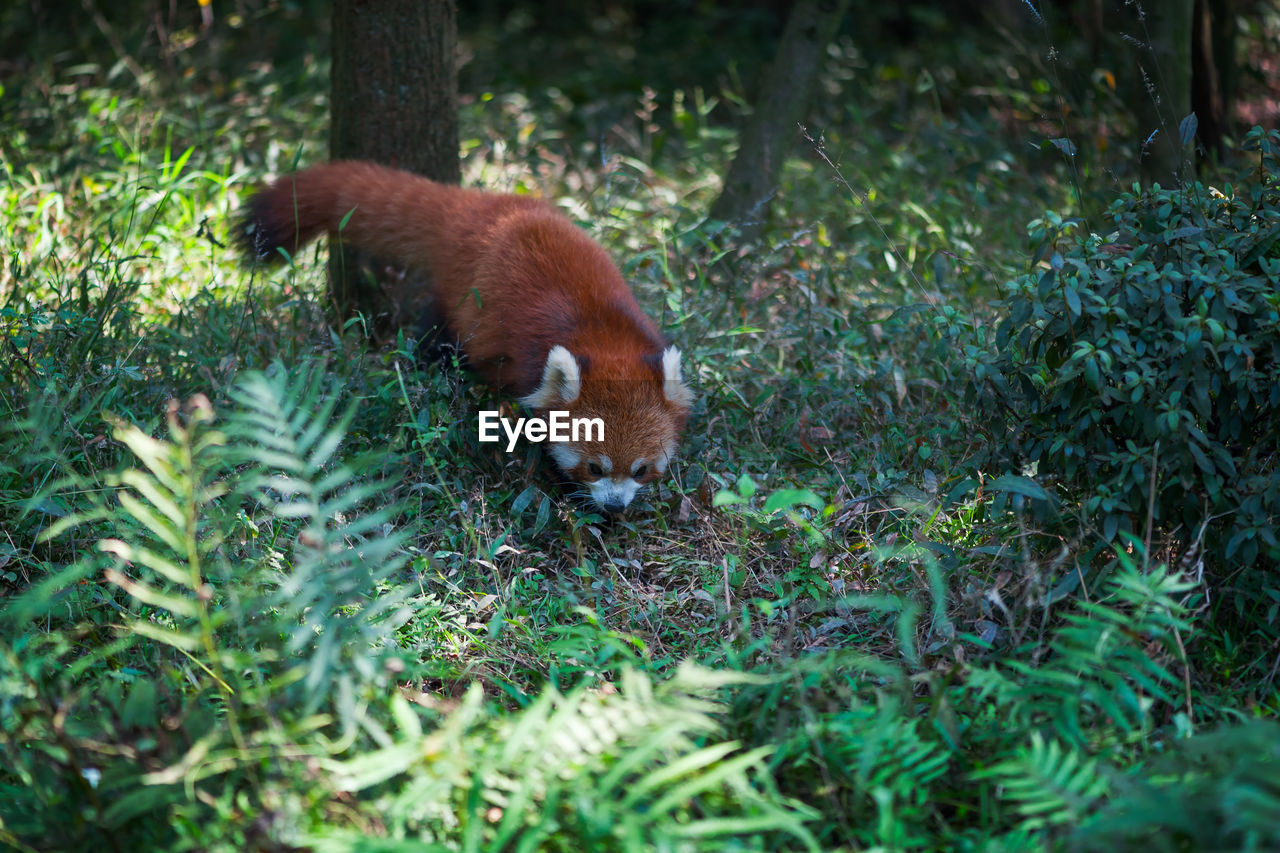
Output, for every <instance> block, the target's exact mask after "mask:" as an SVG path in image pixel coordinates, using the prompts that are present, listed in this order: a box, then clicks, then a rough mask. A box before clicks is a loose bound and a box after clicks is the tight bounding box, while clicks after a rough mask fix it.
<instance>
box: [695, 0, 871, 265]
mask: <svg viewBox="0 0 1280 853" xmlns="http://www.w3.org/2000/svg"><path fill="white" fill-rule="evenodd" d="M848 5H849V1H848V0H799V2H797V3H796V5H795V6H794V7H793V8H792V10H791V15H790V17H788V18H787V26H786V29H785V30H784V31H783V33H782V39H781V41H780V42H779V43H778V51H777V54H776V55H775V56H774V59H773V63H772V64H771V65H770V66H769V69H768V71H767V72H766V74H765V77H764V83H763V85H762V86H761V89H760V96H759V98H758V99H757V102H756V107H755V111H754V112H753V113H752V115H751V118H750V119H749V120H748V122H747V126H746V127H745V128H743V131H742V136H741V140H740V142H739V147H738V153H737V155H736V156H735V157H734V158H733V163H732V165H730V167H729V173H728V175H726V176H725V180H724V189H723V190H722V191H721V193H720V197H719V198H717V199H716V201H715V204H713V205H712V207H711V216H712V218H714V219H719V220H722V221H725V222H730V223H733V224H734V225H736V226H737V227H738V229H739V233H740V234H741V235H742V237H743V238H744V239H747V240H750V239H752V238H754V237H755V236H757V235H758V234H759V233H760V229H761V227H762V226H763V225H764V222H765V218H766V215H767V213H768V211H769V203H770V201H771V200H772V199H773V196H774V193H775V192H776V191H777V187H778V173H779V172H780V171H781V168H782V160H783V157H784V156H785V154H786V152H787V151H788V150H789V149H790V148H791V146H792V145H793V144H794V143H795V141H796V140H797V139H798V138H799V136H800V130H799V128H798V127H797V125H798V123H799V122H800V121H801V119H803V118H804V113H805V109H806V107H807V106H808V102H809V98H810V95H811V94H812V92H813V88H814V83H815V82H816V80H817V76H818V71H819V69H820V68H821V66H822V58H823V56H825V54H826V47H827V43H828V42H830V41H831V38H832V36H834V35H835V32H836V28H837V27H838V26H839V24H840V19H841V18H842V17H844V11H845V9H846V8H847V7H848Z"/></svg>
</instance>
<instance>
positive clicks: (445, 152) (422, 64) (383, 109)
mask: <svg viewBox="0 0 1280 853" xmlns="http://www.w3.org/2000/svg"><path fill="white" fill-rule="evenodd" d="M332 17H333V36H332V48H331V49H332V55H333V67H332V71H331V72H330V78H329V85H330V92H331V97H330V106H329V110H330V121H331V124H330V131H329V155H330V157H331V158H332V159H334V160H339V159H360V160H373V161H376V162H378V163H384V164H386V165H388V166H395V167H396V168H399V169H406V170H408V171H411V172H417V173H419V174H422V175H426V176H427V177H429V178H432V179H434V180H437V181H441V182H445V183H455V184H456V183H458V182H459V180H461V166H460V164H459V162H458V66H457V4H456V0H334V4H333V13H332ZM421 275H422V274H421V273H420V272H418V271H416V270H415V271H410V272H408V273H406V272H405V271H403V270H398V269H396V268H394V267H392V266H390V265H388V264H386V263H383V262H379V261H378V259H376V258H372V257H370V256H368V255H367V254H366V253H363V252H356V251H355V250H353V249H351V248H350V247H345V248H343V247H341V235H340V234H339V235H338V237H337V238H335V239H331V240H330V252H329V282H330V294H331V297H332V299H333V301H334V306H335V309H336V310H337V312H338V316H339V318H340V319H342V320H345V319H347V318H349V317H352V316H354V315H356V314H361V315H363V316H364V317H365V318H366V320H367V321H371V322H372V326H371V328H370V332H372V333H373V334H374V336H375V337H378V336H381V335H382V334H384V333H387V332H389V331H391V330H393V329H397V328H400V327H402V326H404V325H407V323H406V321H407V320H408V321H412V320H413V319H416V318H412V317H408V316H407V315H408V314H409V313H410V312H412V311H414V310H416V308H415V305H414V303H416V301H417V300H414V299H413V298H411V296H410V298H406V296H405V295H406V294H410V295H411V294H412V293H414V292H417V293H419V294H422V293H425V281H423V280H422V279H421Z"/></svg>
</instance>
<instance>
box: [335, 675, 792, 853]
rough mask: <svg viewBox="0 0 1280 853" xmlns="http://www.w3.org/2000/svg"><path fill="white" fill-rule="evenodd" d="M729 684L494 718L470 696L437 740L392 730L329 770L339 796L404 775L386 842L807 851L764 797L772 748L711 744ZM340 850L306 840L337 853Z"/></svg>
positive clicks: (721, 680) (553, 694)
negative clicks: (755, 838) (757, 839)
mask: <svg viewBox="0 0 1280 853" xmlns="http://www.w3.org/2000/svg"><path fill="white" fill-rule="evenodd" d="M747 678H748V679H749V680H755V679H753V678H752V677H750V676H747ZM733 680H734V679H733V678H732V677H726V676H725V675H724V674H716V673H710V672H709V671H706V670H702V669H700V668H697V667H693V666H691V665H685V666H682V667H681V668H680V671H679V672H678V673H677V675H676V676H675V677H674V678H673V679H671V680H670V681H668V682H666V683H663V684H657V685H655V684H654V683H653V682H651V681H650V680H649V678H648V677H646V676H645V675H643V674H642V673H639V672H636V671H631V670H624V672H623V674H622V678H621V681H622V685H621V689H620V690H618V691H617V692H601V691H598V690H593V689H589V688H579V689H577V690H575V691H572V692H570V693H568V694H561V693H560V692H558V691H556V690H555V689H554V688H552V689H548V690H547V691H545V692H544V693H543V694H542V695H540V696H539V697H538V698H537V699H536V700H534V702H533V703H531V704H530V705H529V706H528V707H526V708H524V709H522V710H521V711H520V712H518V713H517V714H515V715H513V716H510V717H507V718H496V719H493V718H490V717H489V716H488V712H483V706H482V704H481V702H482V694H481V693H480V692H479V690H478V689H476V688H473V690H472V692H471V693H469V694H468V696H467V699H466V700H465V701H464V703H463V706H462V708H460V709H459V711H457V712H455V713H454V714H453V715H451V717H450V719H449V720H448V721H447V722H446V725H445V726H444V727H443V728H441V729H437V730H436V731H435V732H433V733H431V734H427V735H422V734H417V735H413V736H408V735H406V733H405V732H404V731H401V733H400V737H399V739H398V740H397V741H396V743H394V744H392V745H389V746H387V747H384V748H383V749H381V750H379V751H378V753H377V754H376V755H366V756H362V757H359V758H356V759H353V760H352V761H348V762H340V761H333V762H330V763H329V768H330V770H331V772H332V773H333V774H334V778H335V779H336V780H338V782H339V784H340V786H342V787H343V788H344V789H346V790H359V789H361V788H363V787H367V786H370V785H374V784H382V785H384V786H386V785H392V784H393V783H394V780H395V779H396V778H397V777H398V776H400V775H401V774H405V775H407V776H409V779H408V780H407V781H406V782H405V783H403V784H402V785H401V786H400V787H399V788H398V789H397V792H396V794H395V795H394V796H393V797H392V798H391V802H390V804H389V806H388V808H387V810H386V812H385V813H386V816H387V820H388V821H389V822H390V823H391V825H392V826H393V827H394V831H395V832H397V833H400V832H403V833H406V834H413V835H415V836H416V837H417V838H418V839H420V840H421V841H422V842H424V843H431V842H434V843H440V842H444V841H447V840H448V839H453V842H454V843H456V844H457V845H458V847H460V849H463V850H476V851H480V850H497V849H512V850H543V849H566V850H568V849H575V850H595V849H601V850H624V851H636V853H641V851H649V850H654V849H686V850H706V851H713V850H721V849H723V844H724V842H725V840H726V839H728V838H729V837H736V838H739V839H741V838H743V837H744V834H745V833H775V834H781V835H786V836H789V837H790V838H792V839H794V840H795V841H797V842H799V843H800V844H801V845H802V846H803V847H805V848H807V849H810V850H816V849H817V843H816V841H815V840H814V838H813V836H812V835H811V833H810V832H809V831H808V829H807V828H806V826H805V822H806V821H807V820H808V819H809V818H810V817H812V815H813V812H812V811H811V810H809V809H807V808H806V807H804V806H801V805H800V804H797V803H794V802H788V801H787V800H785V799H783V798H782V797H780V796H779V795H778V794H777V792H776V791H775V790H774V789H773V785H772V781H771V778H770V774H769V772H768V768H767V765H766V763H765V759H766V758H767V755H768V753H769V751H770V749H769V748H768V747H763V748H757V749H749V750H748V749H742V748H741V747H740V745H739V744H737V743H735V742H732V741H716V740H715V739H714V736H715V733H716V731H717V730H718V723H717V721H716V719H715V718H714V716H713V715H712V714H710V713H708V709H711V708H718V707H720V703H719V702H718V701H717V699H716V694H717V693H718V692H719V690H720V689H721V688H722V687H723V686H724V685H725V684H726V683H728V682H731V681H733ZM482 712H483V713H482ZM705 738H709V739H710V741H709V742H706V743H703V742H702V741H703V739H705ZM388 770H390V771H391V772H388ZM341 837H342V836H336V837H335V836H330V837H328V838H327V839H319V838H317V839H312V841H313V842H314V843H315V844H316V848H317V849H322V850H323V849H335V850H336V849H341V847H340V846H337V845H336V844H335V842H336V841H337V840H338V839H339V838H341ZM566 844H568V845H571V846H568V847H566V846H565V845H566Z"/></svg>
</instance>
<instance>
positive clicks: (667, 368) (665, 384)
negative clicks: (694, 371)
mask: <svg viewBox="0 0 1280 853" xmlns="http://www.w3.org/2000/svg"><path fill="white" fill-rule="evenodd" d="M662 393H663V396H665V397H666V398H667V400H668V402H671V403H674V404H675V405H677V406H679V407H680V408H682V409H688V408H691V407H692V406H693V391H691V390H690V389H689V386H688V385H685V384H684V377H683V376H682V375H681V372H680V350H678V349H676V348H675V347H667V348H666V349H665V350H663V351H662Z"/></svg>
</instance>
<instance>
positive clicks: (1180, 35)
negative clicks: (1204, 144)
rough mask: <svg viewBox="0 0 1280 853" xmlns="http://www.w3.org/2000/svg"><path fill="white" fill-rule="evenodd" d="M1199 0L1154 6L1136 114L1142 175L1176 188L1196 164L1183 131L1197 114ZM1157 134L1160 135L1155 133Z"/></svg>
mask: <svg viewBox="0 0 1280 853" xmlns="http://www.w3.org/2000/svg"><path fill="white" fill-rule="evenodd" d="M1194 6H1195V0H1164V2H1163V3H1161V4H1154V3H1148V4H1146V5H1145V6H1144V7H1143V9H1144V10H1145V19H1144V21H1143V30H1142V31H1141V32H1143V35H1144V37H1145V39H1146V42H1147V45H1146V47H1147V49H1146V50H1144V51H1141V52H1140V53H1139V55H1138V56H1139V58H1138V65H1139V69H1138V70H1139V74H1138V77H1137V80H1138V83H1139V91H1137V92H1135V93H1134V98H1135V101H1134V113H1135V115H1136V116H1137V118H1138V136H1139V142H1140V144H1141V146H1142V149H1141V156H1142V161H1141V163H1142V165H1141V171H1142V177H1143V178H1144V179H1145V180H1146V181H1147V182H1159V183H1160V184H1161V185H1163V186H1173V185H1175V184H1176V183H1177V182H1178V181H1179V180H1180V179H1181V178H1183V177H1186V176H1185V175H1184V171H1185V170H1184V166H1189V165H1190V163H1191V160H1190V157H1189V152H1188V150H1187V148H1186V147H1185V146H1183V144H1182V140H1181V137H1180V135H1179V132H1178V125H1179V122H1181V121H1182V119H1183V118H1185V117H1186V116H1187V114H1188V113H1190V112H1191V34H1192V18H1193V9H1194ZM1153 134H1154V135H1153Z"/></svg>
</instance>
